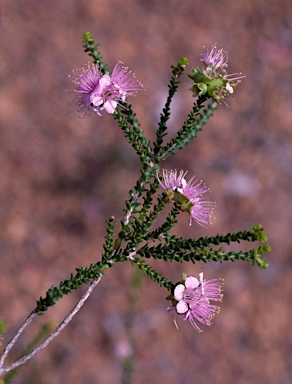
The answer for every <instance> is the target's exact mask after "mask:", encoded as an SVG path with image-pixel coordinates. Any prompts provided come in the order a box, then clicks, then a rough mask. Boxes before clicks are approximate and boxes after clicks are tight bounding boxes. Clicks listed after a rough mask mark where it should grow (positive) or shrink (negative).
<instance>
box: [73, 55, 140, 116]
mask: <svg viewBox="0 0 292 384" xmlns="http://www.w3.org/2000/svg"><path fill="white" fill-rule="evenodd" d="M73 74H74V78H72V81H73V83H75V84H76V85H78V87H77V89H75V90H73V91H71V92H74V93H76V94H77V96H76V97H75V99H74V100H73V102H74V104H76V105H77V106H78V107H79V109H78V112H83V113H84V114H86V113H88V112H94V113H97V114H98V115H101V111H102V110H105V111H106V112H108V113H111V114H112V113H114V111H115V109H116V107H117V105H118V104H119V102H121V101H125V100H126V97H127V96H132V95H134V94H135V92H136V91H140V90H142V89H143V86H142V84H140V83H139V82H138V81H137V80H136V79H135V76H134V75H133V73H132V72H130V71H129V70H128V68H126V67H123V65H122V63H121V62H118V63H117V64H116V65H115V67H114V70H113V72H112V74H111V75H110V74H109V73H106V74H104V75H102V73H101V72H100V70H99V65H98V64H95V65H94V64H93V65H90V64H88V65H85V66H83V67H82V68H80V69H76V70H75V71H73Z"/></svg>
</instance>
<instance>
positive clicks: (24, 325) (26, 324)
mask: <svg viewBox="0 0 292 384" xmlns="http://www.w3.org/2000/svg"><path fill="white" fill-rule="evenodd" d="M36 315H37V313H36V310H35V309H34V310H33V311H32V312H31V313H30V314H29V315H28V317H27V318H26V319H25V321H24V322H23V324H22V325H21V327H20V328H19V330H18V332H17V333H16V334H15V335H14V336H13V337H12V339H11V340H10V342H9V343H8V344H7V346H6V348H5V349H4V351H3V354H2V356H1V359H0V367H3V364H4V360H5V359H6V357H7V355H8V353H9V351H10V350H11V348H12V347H13V345H14V344H15V343H16V341H17V340H18V338H19V336H20V335H21V334H22V332H23V331H24V330H25V328H26V327H27V326H28V324H29V323H30V322H31V321H32V320H33V319H34V318H35V317H36ZM0 372H1V368H0Z"/></svg>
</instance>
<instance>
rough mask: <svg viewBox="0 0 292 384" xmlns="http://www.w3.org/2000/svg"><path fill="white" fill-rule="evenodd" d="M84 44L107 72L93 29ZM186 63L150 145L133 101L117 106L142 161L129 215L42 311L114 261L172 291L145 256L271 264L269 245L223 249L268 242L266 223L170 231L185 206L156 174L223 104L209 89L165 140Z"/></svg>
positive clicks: (176, 73)
mask: <svg viewBox="0 0 292 384" xmlns="http://www.w3.org/2000/svg"><path fill="white" fill-rule="evenodd" d="M83 47H84V49H85V52H87V53H88V54H89V56H91V57H92V58H93V61H94V63H99V67H100V70H101V72H102V73H105V72H108V67H107V65H106V64H105V63H104V61H103V58H102V55H101V53H100V52H99V51H98V47H99V44H95V42H94V40H93V37H92V35H91V34H90V33H89V32H87V33H85V34H84V35H83ZM187 65H188V60H187V59H186V58H181V59H179V60H178V63H177V65H176V66H172V67H171V68H172V76H171V78H170V82H169V85H168V96H167V99H166V103H165V106H164V108H163V111H162V113H161V115H160V121H159V124H158V129H157V131H156V140H155V142H154V143H152V144H151V143H150V141H149V140H147V139H146V137H145V135H144V132H143V130H142V129H141V128H140V124H139V121H138V119H137V116H136V114H135V113H134V112H133V110H132V107H131V105H130V104H128V103H126V102H121V103H120V105H119V107H118V108H116V110H115V112H114V114H113V117H114V119H115V120H116V121H117V122H118V125H119V127H120V128H121V129H122V131H123V132H124V134H125V137H126V138H127V139H128V141H129V143H130V144H131V146H132V147H133V149H134V151H135V152H136V153H137V155H138V157H139V159H140V162H141V165H142V168H141V174H140V177H139V178H138V180H137V182H136V185H135V186H134V187H133V189H131V190H130V191H129V195H128V198H127V199H126V201H125V208H124V213H125V216H124V218H123V219H122V220H121V221H120V226H119V228H118V230H117V235H115V228H116V221H115V219H114V218H113V217H111V218H110V219H109V220H108V221H107V228H106V236H105V242H104V245H103V248H104V254H103V255H102V259H101V261H98V262H97V263H95V264H92V265H90V266H89V267H81V268H77V269H76V273H75V275H74V276H73V274H71V276H70V278H69V279H68V280H64V281H62V282H61V283H60V284H59V285H58V286H52V287H51V288H50V289H49V290H48V291H47V292H46V295H45V297H44V298H43V297H41V298H40V299H39V300H38V302H37V308H36V311H37V313H39V314H41V313H43V312H44V311H46V310H47V309H48V308H49V307H51V306H53V305H54V304H55V303H56V302H57V301H58V300H59V299H61V298H62V297H63V296H64V295H67V294H69V293H70V292H72V291H73V290H76V289H78V288H80V287H81V286H83V285H86V284H90V283H91V282H92V281H94V280H96V279H98V278H99V277H100V276H101V275H103V274H104V273H105V272H106V270H107V269H109V268H111V267H113V266H114V264H115V263H124V262H126V261H130V263H131V264H132V265H133V266H137V267H138V268H139V269H141V270H142V271H143V273H144V274H145V275H147V276H149V277H150V278H151V279H152V280H153V281H154V282H156V283H157V284H159V286H163V287H165V288H166V289H167V290H169V291H171V290H172V289H173V286H174V284H173V283H172V282H170V281H168V280H167V278H166V277H164V276H162V275H161V274H160V273H158V272H157V271H156V270H155V269H154V268H153V267H152V266H151V265H149V264H147V263H146V262H145V259H151V258H152V259H154V260H157V259H158V260H164V261H166V262H171V261H176V262H180V263H182V262H184V261H187V262H192V263H197V262H200V261H201V262H204V263H207V262H210V261H216V262H220V263H222V262H223V261H232V262H234V261H237V260H242V261H251V262H252V263H253V265H258V266H259V267H260V268H266V267H267V265H268V264H267V262H266V261H265V260H263V258H262V256H263V254H264V253H266V252H269V250H270V247H269V246H268V245H267V244H264V245H261V246H258V247H255V248H253V249H251V250H249V251H239V252H234V251H229V252H226V251H225V250H224V249H223V248H222V245H223V244H225V247H226V244H227V245H230V244H231V243H242V242H250V243H253V242H255V241H259V242H266V241H267V239H268V237H267V234H266V233H264V231H263V227H262V226H261V225H253V226H252V227H251V229H250V230H244V231H239V232H234V233H227V234H223V235H222V234H217V235H215V236H211V237H200V238H198V239H184V238H178V237H176V236H174V235H171V230H172V228H173V227H174V226H175V224H177V222H178V214H179V213H180V212H181V208H180V206H179V205H177V204H176V203H170V202H169V199H168V197H167V196H166V195H165V194H158V193H157V191H158V188H159V186H160V184H159V182H158V178H157V171H158V170H159V163H160V162H161V161H163V160H165V159H166V158H167V157H168V156H170V155H173V154H175V153H176V152H177V151H178V150H179V149H183V148H184V147H185V146H186V145H188V144H189V143H190V141H191V140H192V139H193V138H195V137H197V135H198V132H199V131H201V130H202V129H203V126H204V125H205V124H206V122H207V121H208V119H209V118H210V117H211V116H212V115H213V112H214V111H215V110H216V109H217V108H218V105H216V104H215V103H214V102H213V101H212V99H211V97H210V96H209V95H208V94H204V95H201V96H199V97H198V98H197V100H196V101H195V102H194V104H193V108H192V110H191V111H190V113H189V114H188V116H187V119H186V121H185V122H184V123H183V126H182V128H181V129H180V130H179V131H178V132H177V134H176V136H175V137H174V138H173V139H171V140H170V141H169V143H167V144H165V145H163V141H164V138H165V136H166V135H167V128H168V127H167V123H168V121H169V119H170V116H171V102H172V100H173V97H174V95H175V93H176V92H177V90H178V86H179V83H180V81H179V79H180V76H182V75H183V74H184V71H185V68H186V66H187ZM210 100H211V101H210ZM169 204H172V207H171V209H170V212H169V213H168V215H167V216H166V218H165V219H164V221H163V222H162V224H160V225H159V226H158V227H156V228H155V222H156V219H157V218H158V217H159V215H160V214H161V213H162V212H163V211H164V209H165V207H166V205H169Z"/></svg>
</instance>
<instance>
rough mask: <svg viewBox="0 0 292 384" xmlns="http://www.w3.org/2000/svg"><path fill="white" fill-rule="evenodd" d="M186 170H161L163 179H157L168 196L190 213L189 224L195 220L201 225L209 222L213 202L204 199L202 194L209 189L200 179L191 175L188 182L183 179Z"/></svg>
mask: <svg viewBox="0 0 292 384" xmlns="http://www.w3.org/2000/svg"><path fill="white" fill-rule="evenodd" d="M186 173H187V172H184V171H180V173H179V174H177V171H176V170H175V171H167V170H163V172H162V176H163V180H160V179H159V177H158V180H159V183H160V185H161V186H162V187H163V188H164V189H165V190H166V194H167V196H168V198H169V199H170V200H172V201H174V202H175V203H177V204H179V205H180V207H181V210H182V211H183V212H188V213H189V215H190V225H191V224H192V220H195V221H196V222H197V223H198V224H200V225H201V226H206V225H208V224H210V220H211V216H212V212H213V209H214V203H213V202H211V201H206V200H204V199H203V198H202V195H203V194H204V193H206V192H208V191H209V189H208V188H207V187H206V186H205V185H204V184H203V182H202V181H201V180H200V181H198V180H195V177H192V178H191V179H190V180H189V181H188V182H187V181H186V179H185V175H186Z"/></svg>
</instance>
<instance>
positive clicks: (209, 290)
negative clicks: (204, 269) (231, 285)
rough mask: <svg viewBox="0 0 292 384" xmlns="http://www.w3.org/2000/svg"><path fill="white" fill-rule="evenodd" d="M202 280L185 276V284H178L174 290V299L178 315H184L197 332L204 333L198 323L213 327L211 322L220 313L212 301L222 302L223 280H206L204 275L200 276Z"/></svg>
mask: <svg viewBox="0 0 292 384" xmlns="http://www.w3.org/2000/svg"><path fill="white" fill-rule="evenodd" d="M199 276H200V279H197V278H196V277H193V276H189V277H186V276H184V282H183V283H181V284H178V285H177V286H176V287H175V289H174V299H175V300H176V301H177V304H176V306H175V308H173V307H171V308H169V309H168V310H173V309H175V310H176V312H177V313H178V314H184V315H185V320H189V321H190V323H191V324H192V326H193V327H194V328H195V330H196V331H198V332H202V330H201V328H200V327H199V326H198V324H197V322H200V323H202V324H205V325H211V322H212V320H213V318H214V316H215V315H216V313H218V312H219V311H220V308H219V307H218V306H217V305H214V304H211V303H210V301H222V297H223V294H222V285H223V281H222V280H221V279H212V280H205V279H203V273H200V274H199Z"/></svg>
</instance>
